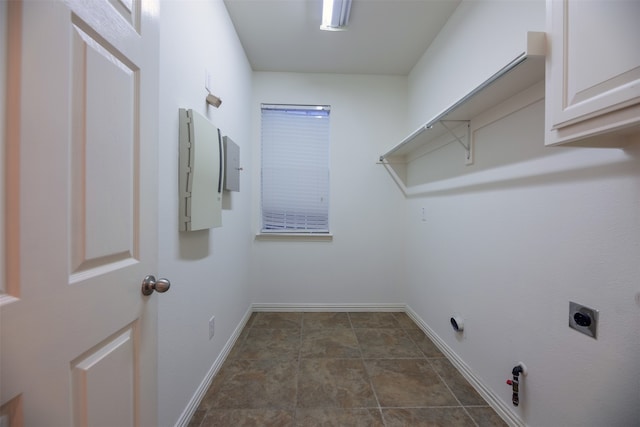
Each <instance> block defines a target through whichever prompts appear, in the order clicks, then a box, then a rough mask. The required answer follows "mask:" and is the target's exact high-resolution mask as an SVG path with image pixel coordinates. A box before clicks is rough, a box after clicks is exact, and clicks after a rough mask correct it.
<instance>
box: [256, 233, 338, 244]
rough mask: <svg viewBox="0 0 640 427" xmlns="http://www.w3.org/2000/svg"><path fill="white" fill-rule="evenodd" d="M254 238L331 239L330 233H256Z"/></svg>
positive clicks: (318, 240) (320, 240) (327, 240)
mask: <svg viewBox="0 0 640 427" xmlns="http://www.w3.org/2000/svg"><path fill="white" fill-rule="evenodd" d="M256 240H272V241H284V240H295V241H310V242H330V241H332V240H333V234H331V233H258V234H256Z"/></svg>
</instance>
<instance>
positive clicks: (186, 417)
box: [175, 307, 253, 427]
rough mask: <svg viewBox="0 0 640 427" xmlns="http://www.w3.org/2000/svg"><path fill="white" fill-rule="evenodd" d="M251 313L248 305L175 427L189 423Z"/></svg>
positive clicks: (181, 426)
mask: <svg viewBox="0 0 640 427" xmlns="http://www.w3.org/2000/svg"><path fill="white" fill-rule="evenodd" d="M251 313H253V310H252V309H251V307H249V308H248V309H247V311H246V313H245V314H244V317H243V318H242V320H241V321H240V323H239V324H238V326H237V327H236V329H235V330H234V331H233V334H232V335H231V337H229V339H228V340H227V343H226V344H225V346H224V348H223V349H222V351H221V352H220V354H219V355H218V357H217V358H216V360H215V361H214V362H213V365H212V366H211V368H210V369H209V372H207V375H206V376H205V377H204V379H203V380H202V382H201V383H200V385H199V386H198V388H197V389H196V392H195V393H194V394H193V396H192V397H191V400H190V401H189V403H188V404H187V407H186V408H185V409H184V411H183V412H182V414H181V415H180V418H178V421H177V422H176V424H175V427H187V426H188V425H189V421H191V417H193V414H194V413H195V412H196V409H198V406H199V405H200V402H202V399H203V398H204V395H205V394H206V393H207V390H208V389H209V387H210V386H211V382H212V381H213V378H214V377H215V376H216V374H217V373H218V371H219V370H220V367H222V364H223V363H224V362H225V360H226V359H227V356H228V355H229V352H231V349H232V348H233V346H234V345H235V343H236V341H237V340H238V338H239V337H240V334H241V333H242V330H243V329H244V327H245V325H246V324H247V322H248V321H249V318H250V317H251Z"/></svg>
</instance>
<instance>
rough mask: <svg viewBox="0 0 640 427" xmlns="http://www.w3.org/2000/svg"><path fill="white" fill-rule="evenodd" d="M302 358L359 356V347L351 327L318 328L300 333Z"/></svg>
mask: <svg viewBox="0 0 640 427" xmlns="http://www.w3.org/2000/svg"><path fill="white" fill-rule="evenodd" d="M300 357H303V358H332V359H335V358H343V359H344V358H347V359H349V358H359V357H360V347H359V346H358V340H357V339H356V335H355V333H354V332H353V330H352V329H318V330H312V331H305V332H304V333H303V334H302V350H301V351H300Z"/></svg>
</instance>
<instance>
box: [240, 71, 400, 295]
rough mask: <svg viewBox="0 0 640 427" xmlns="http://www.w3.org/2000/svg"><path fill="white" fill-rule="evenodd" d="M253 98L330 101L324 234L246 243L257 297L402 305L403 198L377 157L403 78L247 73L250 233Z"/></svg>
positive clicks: (256, 220)
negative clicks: (323, 237) (250, 85)
mask: <svg viewBox="0 0 640 427" xmlns="http://www.w3.org/2000/svg"><path fill="white" fill-rule="evenodd" d="M260 103H283V104H287V103H289V104H329V105H331V118H330V120H331V148H330V149H331V172H330V173H331V189H330V191H331V195H330V228H331V232H332V233H333V235H334V237H333V241H330V242H326V241H325V242H318V241H295V242H291V241H277V242H274V241H262V240H260V241H254V243H253V246H252V255H253V258H252V273H253V274H252V283H253V284H254V295H253V300H254V302H256V303H259V304H275V303H278V304H293V305H296V304H307V305H309V304H320V305H321V304H329V305H334V306H335V305H338V304H387V303H403V302H404V299H403V289H402V284H403V282H404V281H403V270H404V269H403V266H402V265H401V263H399V260H401V259H402V257H401V251H402V248H403V247H404V245H403V235H404V224H402V223H401V221H398V219H399V218H401V214H402V210H403V209H404V203H403V200H402V197H401V193H400V191H399V190H398V189H397V187H396V186H395V184H394V183H393V181H392V180H391V179H390V178H389V176H388V174H387V172H386V171H385V170H384V167H383V166H382V165H378V164H376V161H377V160H378V158H379V156H380V154H382V152H384V151H386V148H387V147H388V146H390V145H393V144H395V143H396V142H398V141H400V139H401V137H402V133H403V132H404V129H405V128H406V126H405V123H406V107H407V106H406V78H405V77H398V76H361V75H333V74H293V73H255V74H254V93H253V101H252V104H251V109H252V113H253V125H252V129H253V152H254V159H255V161H254V170H253V183H254V189H255V190H254V194H253V217H252V219H253V221H252V224H253V227H252V230H253V233H254V234H255V233H258V232H259V229H260Z"/></svg>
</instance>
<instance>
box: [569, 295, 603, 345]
mask: <svg viewBox="0 0 640 427" xmlns="http://www.w3.org/2000/svg"><path fill="white" fill-rule="evenodd" d="M569 327H570V328H572V329H575V330H576V331H578V332H582V333H583V334H585V335H588V336H590V337H592V338H597V332H598V310H594V309H593V308H589V307H587V306H584V305H581V304H578V303H575V302H572V301H570V302H569Z"/></svg>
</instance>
